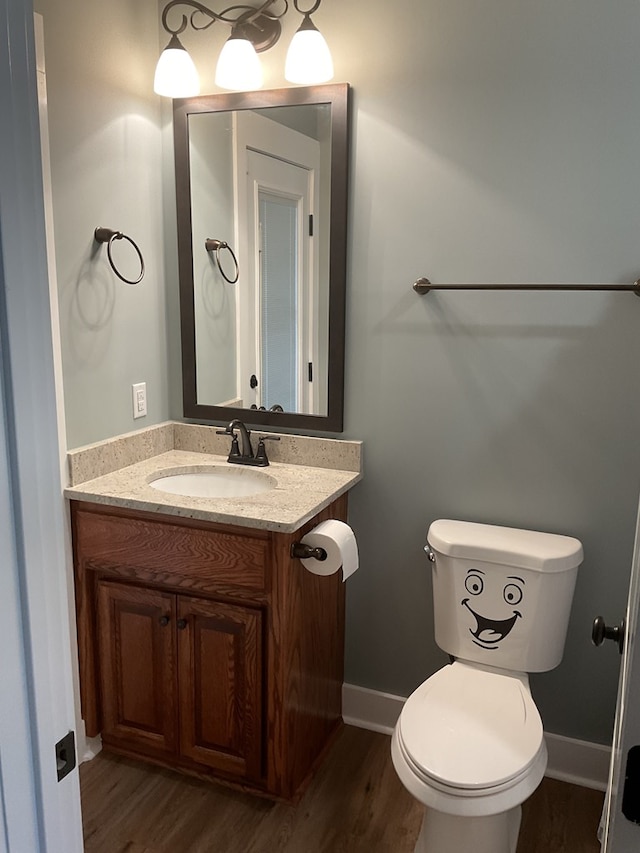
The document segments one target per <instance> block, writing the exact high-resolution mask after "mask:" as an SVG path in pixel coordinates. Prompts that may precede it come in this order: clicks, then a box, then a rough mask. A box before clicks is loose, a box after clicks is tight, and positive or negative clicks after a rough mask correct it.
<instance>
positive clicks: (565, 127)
mask: <svg viewBox="0 0 640 853" xmlns="http://www.w3.org/2000/svg"><path fill="white" fill-rule="evenodd" d="M54 5H55V10H54V9H53V6H54ZM154 5H155V4H154V3H141V2H136V3H132V2H130V3H128V4H127V3H125V0H118V6H119V7H122V14H123V17H122V18H121V17H119V15H118V14H115V13H113V12H110V13H109V26H105V25H104V21H103V19H102V18H101V17H99V16H98V15H97V14H96V15H95V20H94V16H93V13H91V12H90V11H89V9H88V8H85V7H83V6H82V4H77V8H76V6H75V4H73V14H75V15H76V16H77V17H76V19H75V23H72V22H71V20H70V17H71V10H72V4H71V0H65V2H64V3H61V2H56V3H55V4H53V3H52V2H51V0H46V2H45V0H41V2H40V7H41V10H42V11H44V12H45V27H46V28H47V30H48V41H47V67H48V71H49V72H50V73H49V74H48V77H49V78H50V80H51V83H53V81H54V80H55V85H56V91H55V92H52V96H51V117H52V139H53V142H54V151H53V152H52V153H53V155H54V158H53V160H54V162H53V167H54V192H55V196H56V197H55V199H54V201H55V206H56V230H57V232H58V233H57V239H58V243H57V245H58V255H59V257H58V263H59V264H60V265H61V268H62V271H63V273H64V275H61V276H60V277H61V286H62V295H63V301H64V304H66V306H67V316H66V318H65V316H63V319H62V323H63V333H64V334H63V337H64V336H68V337H69V338H70V340H68V341H67V344H66V350H67V352H66V358H65V384H66V386H67V410H68V411H67V420H68V422H69V424H70V427H69V433H70V436H69V443H70V445H73V444H79V443H83V442H85V441H89V440H96V439H98V438H102V437H103V436H104V435H107V434H114V433H117V432H122V431H124V430H125V429H129V428H131V424H126V423H125V421H126V417H125V412H124V409H122V410H121V406H120V403H119V402H118V404H117V405H116V402H115V401H116V398H117V395H118V394H119V393H121V392H122V393H128V385H129V384H130V382H131V381H138V380H140V379H145V378H147V381H149V376H151V373H149V374H148V375H147V376H146V377H145V376H143V375H140V371H138V370H135V372H134V371H133V370H131V369H130V365H131V364H132V363H134V364H136V362H137V364H139V365H140V367H141V369H148V370H149V371H151V370H152V365H151V364H148V365H147V364H146V363H144V362H143V361H140V360H139V358H138V356H137V355H136V353H137V349H135V348H134V347H133V344H132V343H131V336H132V333H133V331H134V330H135V327H136V322H137V321H136V314H135V311H136V309H137V308H138V303H136V302H134V299H136V298H137V297H135V296H134V293H135V289H131V290H128V289H127V288H126V286H125V285H118V286H117V287H116V286H115V285H114V290H113V291H111V293H112V295H111V302H110V303H109V304H110V305H111V306H112V308H113V312H112V314H110V315H109V317H108V319H107V320H105V321H104V322H102V323H101V324H99V323H94V326H95V328H88V324H85V326H82V325H81V324H80V323H79V321H78V320H77V318H74V316H73V315H72V313H71V308H72V307H73V304H74V301H73V299H72V298H71V295H70V294H72V293H73V292H74V288H75V289H77V288H78V282H80V284H84V279H83V278H82V276H81V273H82V271H83V270H84V269H89V271H90V272H91V276H90V280H91V281H92V282H93V281H96V280H97V281H98V282H102V278H98V274H99V270H98V266H99V268H100V275H101V276H104V275H105V274H107V271H106V267H105V266H104V259H101V260H100V264H99V265H98V264H96V263H94V264H93V265H92V264H91V262H90V243H91V232H92V229H93V227H94V225H95V224H99V222H98V220H100V224H105V225H109V224H113V225H114V226H115V227H121V228H123V229H125V230H126V229H127V228H129V227H131V230H132V233H134V232H135V234H136V236H139V234H140V232H142V236H141V237H140V239H141V242H143V241H144V240H145V239H147V236H148V240H149V243H150V244H151V247H152V250H153V248H156V249H158V254H157V256H155V255H153V254H152V256H151V257H152V258H153V261H152V263H157V264H158V267H159V268H158V270H157V273H155V274H154V273H150V274H148V279H147V281H148V283H149V290H151V282H152V281H155V277H156V274H157V277H158V279H159V280H161V278H162V275H163V273H162V269H163V266H162V264H161V263H160V260H159V259H160V257H161V252H162V251H164V252H165V253H166V254H165V263H164V269H165V274H166V276H167V280H168V281H170V282H171V286H170V287H169V288H168V292H167V299H168V304H169V306H170V309H169V316H170V318H171V322H170V324H169V326H168V330H167V335H168V337H167V342H168V343H167V347H168V349H167V350H165V349H164V346H163V340H162V334H163V323H164V318H163V308H162V305H161V304H160V302H159V301H158V302H157V303H154V306H153V311H152V316H153V320H152V321H150V326H151V328H150V330H149V344H148V349H149V356H150V357H149V361H150V362H152V363H153V365H155V366H156V369H157V373H156V379H155V380H154V381H155V382H158V383H161V382H162V379H161V376H164V375H165V374H164V373H163V371H164V369H165V367H168V369H169V370H170V371H171V376H172V377H173V378H174V380H175V379H176V378H177V376H178V373H177V366H176V365H177V361H176V358H177V352H176V341H177V327H176V320H177V314H176V311H175V305H176V298H177V297H176V291H175V280H176V273H175V258H174V257H173V255H172V247H171V246H167V244H166V243H165V247H164V249H163V247H162V245H161V240H160V237H159V236H158V234H157V231H156V227H157V226H156V221H155V216H156V207H155V203H156V201H157V198H156V193H157V192H159V190H158V181H159V180H160V179H161V176H160V175H159V174H158V173H157V168H156V166H157V158H159V154H158V153H157V149H156V136H155V127H156V114H157V113H158V111H160V110H161V109H162V116H163V122H164V124H163V127H164V132H165V137H166V135H167V134H166V129H167V124H166V122H167V108H166V106H165V107H162V108H160V107H159V106H158V105H157V104H155V102H154V99H153V96H151V95H150V94H149V92H150V85H151V84H150V79H151V74H152V70H153V63H154V62H155V57H153V58H151V56H150V54H151V53H152V52H153V50H154V47H153V44H152V42H153V41H154V38H155V35H154V32H155V33H157V30H156V31H154V26H157V16H156V12H155V9H154ZM46 7H51V11H52V17H53V18H54V19H55V20H57V18H58V17H59V16H60V15H62V16H63V18H64V21H62V22H60V24H59V25H57V26H56V29H55V31H54V32H53V34H52V32H51V29H50V25H49V21H48V20H47V17H46V11H47V8H46ZM127 9H128V10H129V11H128V14H127ZM80 10H82V11H81V12H80ZM84 16H86V18H85V17H84ZM289 18H290V21H287V25H286V37H287V38H288V37H290V35H291V34H292V32H293V30H294V29H295V27H296V26H297V21H296V20H295V18H296V16H295V13H293V14H290V15H289ZM142 19H144V20H142ZM315 21H316V24H317V25H318V26H319V27H320V29H322V31H323V32H324V34H325V35H326V37H327V40H328V41H329V43H330V45H331V49H332V52H333V56H334V61H335V65H336V80H348V81H349V82H350V83H351V84H352V86H353V89H354V98H353V107H354V109H353V125H352V148H353V153H352V181H351V204H350V218H349V219H350V234H349V280H348V306H347V307H348V317H347V374H346V430H345V436H346V437H349V438H361V439H363V440H364V442H365V474H366V476H365V479H364V481H363V482H362V483H361V484H360V485H359V486H357V487H356V489H355V490H354V492H353V494H352V498H351V522H352V524H353V527H354V528H355V530H356V533H357V535H358V539H359V543H360V549H361V566H362V567H361V570H360V571H359V572H358V573H357V574H356V575H355V576H354V577H353V578H351V579H350V580H349V584H348V622H347V659H346V677H347V680H348V681H350V682H353V683H356V684H360V685H363V686H366V687H372V688H377V689H380V690H386V691H391V692H397V693H401V694H407V693H408V692H409V691H411V690H412V689H413V688H414V687H415V686H417V684H418V683H419V682H420V681H422V680H423V679H424V678H426V677H427V676H428V675H429V674H431V673H432V672H433V671H434V669H435V668H437V667H438V666H440V665H441V664H442V663H443V662H444V660H445V659H444V655H443V654H442V653H441V652H440V651H439V650H438V649H437V648H436V646H435V644H434V642H433V636H432V616H431V609H430V608H431V597H430V596H431V592H430V579H429V574H428V564H427V563H426V561H425V559H424V557H423V555H422V551H421V549H422V545H423V544H424V538H425V533H426V530H427V527H428V525H429V523H430V522H431V521H432V520H433V519H435V518H437V517H443V516H444V517H446V516H451V517H455V518H463V519H471V520H478V521H487V522H494V523H499V524H507V525H516V526H525V527H532V528H537V529H540V530H548V531H551V532H560V533H567V534H570V535H574V536H577V537H579V538H580V539H581V540H582V541H583V543H584V547H585V554H586V557H585V563H584V565H583V567H582V569H581V570H580V575H579V579H578V585H577V591H576V598H575V604H574V608H573V615H572V620H571V624H570V628H569V635H568V641H567V649H566V654H565V658H564V661H563V663H562V664H561V666H560V667H559V668H558V669H557V670H556V671H554V672H553V673H548V674H542V675H538V676H536V677H534V678H533V689H534V695H535V698H536V700H537V701H538V704H539V707H540V710H541V713H542V716H543V719H544V721H545V724H546V727H547V729H548V730H550V731H554V732H557V733H559V734H565V735H569V736H573V737H577V738H583V739H585V740H594V741H600V742H606V741H608V740H609V738H610V735H611V726H612V719H613V711H614V705H615V692H616V683H617V676H618V658H617V654H616V651H615V649H614V648H613V647H610V648H604V649H600V650H595V649H594V648H593V647H592V646H591V645H590V641H589V633H590V623H591V620H592V618H593V616H594V615H596V614H597V613H602V614H603V615H604V616H605V617H606V618H607V619H608V620H609V621H614V620H618V619H619V618H620V617H621V616H622V615H623V610H624V605H625V601H626V591H627V584H628V574H629V564H630V558H631V552H632V547H633V529H634V520H635V512H636V505H637V500H638V485H639V476H638V475H639V473H640V464H639V462H640V460H639V458H638V456H639V453H640V451H639V449H638V443H637V441H636V434H637V432H638V426H639V425H640V395H639V394H638V393H637V383H636V381H635V370H634V367H635V364H636V363H637V362H638V360H639V358H640V300H638V299H637V298H636V297H634V296H633V295H630V294H611V295H606V294H604V295H602V294H564V293H550V294H527V293H505V294H491V293H485V294H469V293H460V294H437V293H436V294H434V293H432V294H430V295H429V296H427V297H423V298H420V297H418V296H416V295H415V294H414V293H413V291H412V290H411V284H412V283H413V281H414V280H415V279H416V278H417V277H418V276H420V275H427V276H428V277H429V278H431V279H432V280H434V281H438V282H454V281H463V282H483V281H484V282H506V281H511V280H516V281H523V282H526V281H538V282H556V283H558V282H600V281H602V282H629V281H632V280H633V279H634V278H636V277H637V276H638V275H639V274H640V252H639V250H638V243H639V241H638V233H637V232H638V220H639V214H640V201H639V199H640V169H639V168H638V159H637V139H638V131H639V130H640V127H639V125H640V68H639V67H638V64H637V62H636V51H635V45H636V43H637V38H638V35H639V30H640V23H639V21H638V17H637V10H636V3H635V2H634V1H633V0H618V2H617V3H615V4H614V5H611V4H608V5H606V4H602V3H601V2H599V0H581V2H580V3H575V2H571V0H540V2H538V3H536V4H525V3H513V0H509V2H507V0H490V2H487V3H484V4H478V3H476V2H472V1H471V0H458V2H455V3H451V2H444V0H405V2H403V3H402V4H388V3H384V2H382V0H367V2H365V0H352V2H351V3H348V4H347V3H336V2H335V0H325V1H324V2H323V4H322V6H321V8H320V9H319V11H318V13H317V15H316V16H315ZM69 27H71V30H69ZM114 27H115V31H114V29H113V28H114ZM74 28H75V29H74ZM215 29H216V28H215V27H214V28H213V30H215ZM213 30H212V31H211V34H210V36H207V35H204V34H200V35H197V36H196V35H195V34H190V35H188V36H187V35H185V39H184V41H185V45H186V46H187V47H188V48H191V47H192V46H193V45H194V44H195V42H196V40H198V41H199V44H200V45H201V47H200V48H199V50H198V51H197V53H198V55H197V56H196V59H197V61H198V62H199V63H204V62H211V56H212V55H214V51H215V50H217V49H219V47H220V45H221V44H222V41H223V40H224V38H225V37H226V33H225V31H224V30H219V31H218V33H215V32H214V31H213ZM70 32H71V34H72V35H71V36H70V35H69V33H70ZM82 33H85V34H86V33H88V34H90V36H91V38H90V39H87V40H86V43H85V44H83V45H80V44H76V41H78V42H79V41H80V34H82ZM74 34H76V35H74ZM209 38H211V41H209V40H208V39H209ZM160 41H162V42H164V38H163V37H161V38H160ZM205 43H206V49H205V48H204V45H205ZM116 45H117V46H116ZM70 49H71V57H72V58H73V63H74V65H75V66H77V68H80V69H81V70H82V73H81V74H80V76H79V77H75V78H72V73H74V72H75V69H74V68H72V67H71V61H72V60H71V59H69V58H68V57H69V53H68V51H69V50H70ZM285 52H286V39H285V40H283V41H282V42H281V43H280V44H278V45H277V46H276V48H274V49H273V50H272V51H271V52H270V53H269V54H268V55H267V56H265V64H266V72H267V73H266V80H265V85H266V86H280V85H284V79H283V75H282V68H283V66H284V55H285ZM202 67H203V69H204V65H203V66H202ZM118 69H121V70H120V71H118ZM132 72H135V74H133V77H134V80H133V81H132V79H131V78H132ZM207 74H208V77H207V76H206V75H203V76H205V80H204V86H203V91H214V88H213V85H212V82H211V80H212V75H213V65H212V64H211V67H210V71H209V72H207ZM145 75H146V76H145ZM147 86H148V87H149V89H146V88H145V87H147ZM97 95H98V96H99V97H96V96H97ZM134 116H135V118H134ZM107 137H108V138H109V141H110V142H115V143H116V144H115V148H113V147H111V150H110V155H109V156H110V159H109V160H108V163H109V168H107V163H106V162H105V163H99V164H98V165H96V163H95V160H94V157H93V154H94V153H95V152H96V151H103V150H105V149H106V148H107V146H106V144H105V145H103V144H102V143H103V141H104V142H105V143H106V141H107ZM139 151H142V152H143V154H144V158H143V157H142V155H140V157H138V156H137V152H139ZM132 153H133V157H134V161H135V162H136V165H137V166H139V168H137V169H136V170H135V174H133V173H131V172H129V170H128V164H130V162H131V160H130V156H131V154H132ZM165 158H166V151H165ZM143 159H144V162H140V161H141V160H143ZM170 170H171V166H170V157H169V158H168V159H165V161H164V187H165V190H166V191H167V192H166V199H165V208H164V216H165V219H166V221H167V222H169V223H170V222H171V219H172V217H173V211H172V210H171V209H170V207H171V203H172V200H171V183H170V178H169V173H170ZM114 175H115V176H116V177H117V178H118V186H119V187H120V188H121V189H122V188H124V187H126V189H127V192H126V193H124V194H123V193H122V192H118V193H111V192H106V188H108V187H109V186H110V185H111V184H112V183H113V180H114ZM96 177H100V180H96ZM123 199H124V200H125V201H126V204H124V203H123ZM150 200H151V203H150ZM121 210H124V218H123V219H121V218H120V212H121ZM149 212H150V215H151V220H149V217H148V216H147V214H149ZM143 213H144V214H145V215H143ZM129 215H131V217H132V218H130V219H128V218H127V216H129ZM157 215H158V216H159V215H160V214H159V213H158V214H157ZM121 222H122V223H123V224H119V223H121ZM144 229H150V231H149V233H148V235H147V234H145V231H144ZM171 234H172V231H171V229H170V230H169V232H168V235H167V236H168V239H171ZM59 275H60V273H59ZM104 286H105V285H103V287H104ZM160 289H161V287H160ZM96 292H97V291H96ZM140 292H143V291H140ZM154 292H155V284H154ZM114 294H115V295H114ZM74 298H75V297H74ZM93 298H94V299H96V298H97V297H96V296H95V293H94V297H93ZM95 308H96V311H97V306H95ZM91 316H93V315H91ZM130 349H135V351H134V352H133V353H130V352H129V350H130ZM166 352H168V353H169V355H168V365H167V363H166V361H165V362H163V359H166V358H167V357H166V355H165V353H166ZM137 364H136V366H137ZM176 384H177V383H176V381H173V382H172V383H171V384H170V387H169V390H168V393H169V394H170V395H171V399H172V401H173V404H172V410H171V413H172V414H173V415H177V414H179V409H178V408H177V406H176V402H175V401H176V400H177V399H178V398H179V395H178V392H177V391H176ZM102 386H104V387H102ZM98 387H102V391H101V393H100V394H98V393H97V392H96V391H95V389H96V388H98ZM159 397H160V398H162V392H159ZM154 399H157V398H156V397H155V395H152V396H151V400H154ZM118 400H119V398H118ZM107 401H109V404H108V405H107ZM86 404H89V408H90V410H91V413H90V415H89V416H87V414H86V412H85V411H84V410H83V409H84V407H85V405H86ZM127 411H128V410H127ZM163 416H164V415H163V413H162V412H160V411H153V412H151V414H150V417H149V418H148V419H147V421H148V422H153V420H154V419H158V420H160V419H161V418H162V417H163ZM138 424H140V425H142V424H141V422H136V425H138Z"/></svg>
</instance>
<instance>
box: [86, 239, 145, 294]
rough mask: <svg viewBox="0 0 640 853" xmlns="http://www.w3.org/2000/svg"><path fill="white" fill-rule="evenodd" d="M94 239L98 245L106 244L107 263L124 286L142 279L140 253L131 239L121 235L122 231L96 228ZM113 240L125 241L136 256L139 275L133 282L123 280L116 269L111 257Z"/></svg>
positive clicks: (127, 279)
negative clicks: (138, 264) (138, 262)
mask: <svg viewBox="0 0 640 853" xmlns="http://www.w3.org/2000/svg"><path fill="white" fill-rule="evenodd" d="M93 236H94V239H95V240H96V242H98V243H106V244H107V257H108V258H109V263H110V264H111V269H112V270H113V271H114V273H115V274H116V275H117V276H118V278H119V279H120V281H124V283H125V284H139V283H140V282H141V281H142V279H143V277H144V258H143V257H142V252H141V251H140V249H139V248H138V246H137V245H136V243H134V241H133V240H132V239H131V237H128V236H127V235H126V234H123V233H122V231H113V230H112V229H111V228H96V230H95V231H94V232H93ZM114 240H127V241H128V242H129V243H131V245H132V246H133V248H134V249H135V250H136V252H137V254H138V259H139V261H140V275H139V276H138V278H136V279H135V280H133V279H130V278H125V277H124V276H123V275H122V273H121V272H120V271H119V270H118V268H117V267H116V265H115V263H114V261H113V257H112V256H111V244H112V243H113V241H114Z"/></svg>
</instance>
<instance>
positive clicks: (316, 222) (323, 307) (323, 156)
mask: <svg viewBox="0 0 640 853" xmlns="http://www.w3.org/2000/svg"><path fill="white" fill-rule="evenodd" d="M346 90H347V87H346V86H344V85H342V86H322V87H313V88H309V89H285V90H275V91H272V92H256V93H243V94H241V95H221V96H208V97H204V98H195V99H190V100H188V101H182V102H176V109H175V115H174V120H175V132H176V185H177V196H178V232H179V253H180V286H181V310H182V336H183V378H184V383H183V386H184V398H185V415H187V416H189V417H203V418H206V417H209V418H217V419H225V418H229V419H230V418H232V417H234V416H237V415H236V414H235V413H234V410H239V411H240V412H241V415H239V416H241V417H243V418H244V419H245V420H247V421H249V422H254V423H273V424H274V425H276V426H278V425H282V426H287V425H291V426H296V425H299V424H298V421H297V420H296V421H294V422H293V423H289V421H290V419H291V418H296V419H299V418H300V417H302V418H303V419H304V420H306V419H311V421H312V425H313V426H314V427H315V428H316V429H320V430H322V429H331V430H339V429H341V421H342V385H343V377H342V374H343V361H344V258H345V249H344V246H345V237H346V235H345V224H346V223H345V220H346V121H345V118H346V109H345V108H346V94H347V92H346ZM337 95H340V96H341V97H342V100H343V103H338V104H337V102H336V96H337ZM234 101H236V102H238V103H234ZM261 101H263V102H262V103H261ZM265 103H267V104H269V105H268V106H265V105H264V104H265ZM247 410H248V411H247Z"/></svg>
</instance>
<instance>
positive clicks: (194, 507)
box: [65, 449, 362, 533]
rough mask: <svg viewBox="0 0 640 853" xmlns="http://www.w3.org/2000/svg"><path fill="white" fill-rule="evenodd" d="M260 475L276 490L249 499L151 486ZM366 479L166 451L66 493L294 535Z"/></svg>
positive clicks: (318, 469)
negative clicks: (227, 472) (207, 475)
mask: <svg viewBox="0 0 640 853" xmlns="http://www.w3.org/2000/svg"><path fill="white" fill-rule="evenodd" d="M211 465H213V466H220V467H224V468H225V469H228V468H234V469H238V470H239V474H238V476H241V472H242V471H260V472H261V473H263V474H265V475H267V476H269V477H272V478H273V479H275V481H276V485H275V488H273V489H271V490H269V491H266V492H262V493H261V494H256V495H249V496H246V497H225V498H194V497H183V496H181V495H174V494H168V493H166V492H162V491H160V490H159V489H157V488H154V487H153V486H151V485H150V482H151V481H152V480H154V479H157V478H158V477H159V476H162V475H163V472H165V471H170V470H171V469H176V468H180V469H182V470H183V471H184V472H185V473H186V472H187V471H189V470H191V471H193V470H198V469H199V468H202V467H203V466H211ZM361 478H362V474H361V472H360V471H359V470H358V471H344V470H338V469H335V468H323V467H311V466H307V465H300V464H288V463H286V462H277V461H272V462H271V464H270V465H269V466H268V467H267V468H258V469H256V468H242V467H241V466H233V465H230V464H229V463H228V462H227V458H226V455H225V456H220V455H217V454H213V453H201V452H194V451H187V450H175V449H173V450H168V451H166V452H164V453H159V454H157V455H154V456H152V457H150V458H148V459H143V460H142V461H139V462H135V463H134V464H131V465H127V466H126V467H123V468H120V469H119V470H115V471H111V472H110V473H107V474H103V475H102V476H99V477H95V478H94V479H88V480H85V481H84V482H81V483H77V484H75V485H73V486H70V487H69V488H67V489H65V496H66V497H67V498H69V499H70V500H79V501H89V502H92V503H99V504H105V505H110V506H120V507H127V508H129V509H138V510H146V511H148V512H159V513H163V514H167V515H177V516H183V517H186V518H197V519H202V520H204V521H217V522H221V523H225V524H234V525H237V526H240V527H253V528H260V529H263V530H273V531H279V532H282V533H293V532H294V531H296V530H298V529H299V528H300V527H302V525H303V524H305V523H306V522H307V521H309V520H310V519H311V518H313V516H314V515H316V514H317V513H318V512H320V510H322V509H324V508H325V507H326V506H328V505H329V504H330V503H331V502H332V501H334V500H335V499H336V498H337V497H339V496H340V495H342V494H344V493H345V492H346V491H348V490H349V489H350V488H351V487H352V486H354V485H355V484H356V483H357V482H358V481H359V480H360V479H361Z"/></svg>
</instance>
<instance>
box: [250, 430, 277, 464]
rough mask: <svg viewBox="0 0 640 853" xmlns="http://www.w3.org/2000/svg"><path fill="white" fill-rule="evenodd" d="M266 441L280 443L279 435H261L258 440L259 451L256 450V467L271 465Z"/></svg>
mask: <svg viewBox="0 0 640 853" xmlns="http://www.w3.org/2000/svg"><path fill="white" fill-rule="evenodd" d="M265 441H280V436H279V435H261V436H259V438H258V449H257V450H256V457H255V458H256V465H261V466H266V465H268V464H269V460H268V458H267V448H266V447H265V446H264V443H265Z"/></svg>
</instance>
